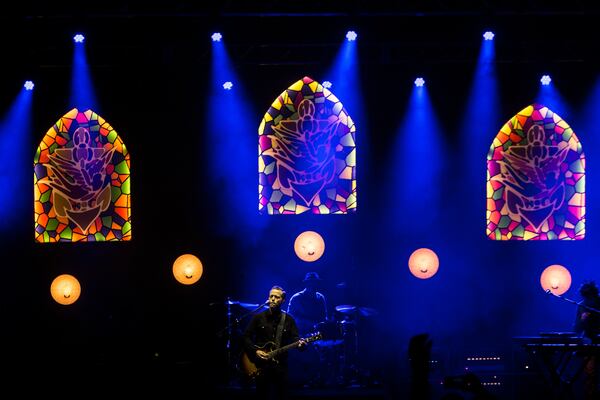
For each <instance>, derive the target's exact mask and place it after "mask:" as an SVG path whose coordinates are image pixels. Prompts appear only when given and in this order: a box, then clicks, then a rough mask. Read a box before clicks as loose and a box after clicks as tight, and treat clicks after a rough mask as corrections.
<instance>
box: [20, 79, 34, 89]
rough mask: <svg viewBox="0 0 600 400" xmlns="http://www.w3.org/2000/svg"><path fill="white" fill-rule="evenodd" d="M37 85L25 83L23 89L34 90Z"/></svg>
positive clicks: (29, 82)
mask: <svg viewBox="0 0 600 400" xmlns="http://www.w3.org/2000/svg"><path fill="white" fill-rule="evenodd" d="M34 86H35V85H34V84H33V82H32V81H25V84H24V85H23V87H24V88H25V90H33V87H34Z"/></svg>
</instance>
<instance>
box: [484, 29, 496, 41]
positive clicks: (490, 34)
mask: <svg viewBox="0 0 600 400" xmlns="http://www.w3.org/2000/svg"><path fill="white" fill-rule="evenodd" d="M483 38H484V39H485V40H494V32H491V31H487V32H485V33H484V34H483Z"/></svg>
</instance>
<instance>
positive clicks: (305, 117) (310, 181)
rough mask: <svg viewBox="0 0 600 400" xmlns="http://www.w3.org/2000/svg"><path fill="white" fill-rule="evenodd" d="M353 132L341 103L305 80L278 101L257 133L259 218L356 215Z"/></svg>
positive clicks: (354, 132) (351, 122)
mask: <svg viewBox="0 0 600 400" xmlns="http://www.w3.org/2000/svg"><path fill="white" fill-rule="evenodd" d="M355 134H356V127H355V125H354V122H353V121H352V118H350V116H349V115H348V112H347V111H346V110H345V109H344V106H343V105H342V103H341V102H340V101H339V100H338V99H337V98H336V97H335V96H334V95H333V93H331V91H329V90H328V89H326V88H324V87H323V86H322V85H321V84H320V83H319V82H317V81H315V80H313V79H311V78H309V77H304V78H302V79H301V80H299V81H298V82H296V83H294V84H293V85H291V86H290V87H289V88H287V89H286V90H285V91H284V92H283V93H281V94H280V95H279V97H277V98H276V99H275V101H274V102H273V104H271V107H270V108H269V111H267V113H266V114H265V115H264V117H263V119H262V121H261V123H260V127H259V128H258V135H259V136H258V193H259V195H258V209H259V211H260V213H261V214H301V213H304V212H311V213H314V214H346V213H349V212H354V211H356V144H355V143H356V142H355Z"/></svg>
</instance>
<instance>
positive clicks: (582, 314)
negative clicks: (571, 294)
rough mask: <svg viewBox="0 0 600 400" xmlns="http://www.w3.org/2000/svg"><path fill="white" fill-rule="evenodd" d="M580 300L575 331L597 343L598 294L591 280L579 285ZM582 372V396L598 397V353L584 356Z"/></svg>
mask: <svg viewBox="0 0 600 400" xmlns="http://www.w3.org/2000/svg"><path fill="white" fill-rule="evenodd" d="M579 294H580V295H581V297H582V300H581V301H580V302H579V303H577V305H578V306H577V314H576V316H575V332H577V333H578V334H580V335H581V336H583V337H585V338H587V339H588V340H590V341H591V342H592V343H599V341H598V335H599V334H600V313H599V312H598V311H599V310H600V295H599V293H598V287H597V286H596V283H595V282H593V281H586V282H584V283H583V284H582V285H581V286H580V287H579ZM583 372H584V374H585V375H584V382H583V384H584V398H585V399H586V400H587V399H598V398H600V390H598V384H599V374H598V354H596V353H593V354H589V355H586V356H585V359H584V364H583Z"/></svg>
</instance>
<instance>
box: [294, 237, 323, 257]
mask: <svg viewBox="0 0 600 400" xmlns="http://www.w3.org/2000/svg"><path fill="white" fill-rule="evenodd" d="M294 251H295V252H296V255H297V256H298V258H300V259H301V260H302V261H306V262H313V261H317V260H318V259H319V258H321V256H322V255H323V253H325V241H324V240H323V237H321V235H319V234H318V233H317V232H314V231H305V232H302V233H301V234H299V235H298V237H297V238H296V241H295V242H294Z"/></svg>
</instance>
